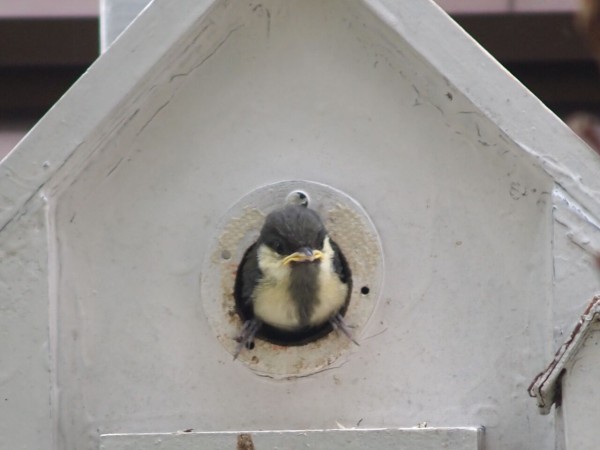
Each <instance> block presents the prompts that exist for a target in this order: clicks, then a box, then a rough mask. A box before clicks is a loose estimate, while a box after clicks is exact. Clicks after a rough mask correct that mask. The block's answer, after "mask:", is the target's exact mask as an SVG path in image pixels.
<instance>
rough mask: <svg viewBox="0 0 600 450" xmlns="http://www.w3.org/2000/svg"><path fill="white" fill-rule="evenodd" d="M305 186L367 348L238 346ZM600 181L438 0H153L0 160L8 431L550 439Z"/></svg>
mask: <svg viewBox="0 0 600 450" xmlns="http://www.w3.org/2000/svg"><path fill="white" fill-rule="evenodd" d="M296 191H302V192H304V193H305V194H306V195H307V196H308V198H309V207H311V208H314V209H315V210H317V211H318V212H319V213H320V214H321V216H322V218H323V220H324V221H325V223H326V225H327V227H328V230H329V232H330V234H331V235H332V236H333V237H334V238H335V240H336V242H338V243H339V244H340V246H341V248H342V249H343V251H344V253H345V254H347V257H348V264H349V266H350V267H351V269H352V273H353V289H352V296H351V300H350V303H349V307H348V311H347V313H346V316H345V318H346V320H347V322H348V324H349V325H351V326H352V327H353V328H352V330H353V333H354V337H355V338H356V339H357V341H358V342H359V344H360V345H359V346H356V345H354V344H352V343H351V342H350V341H349V340H348V339H345V338H344V337H343V336H341V335H340V334H338V333H337V332H335V331H333V332H331V333H329V334H327V335H326V336H323V337H320V338H319V339H317V340H315V341H312V342H310V343H308V344H307V345H305V346H280V345H274V344H271V343H268V342H265V341H261V340H260V339H258V340H257V342H256V347H255V348H254V349H253V350H247V351H246V350H245V351H243V352H242V353H241V354H240V357H239V358H238V359H237V360H235V361H234V360H233V357H232V352H233V350H234V349H235V341H234V340H233V339H234V337H235V335H236V333H237V332H238V331H239V328H240V327H241V322H240V319H239V317H238V316H237V314H236V310H235V307H234V303H233V292H232V291H233V283H234V279H235V273H236V270H237V267H238V264H239V261H240V260H241V258H242V255H243V254H244V252H245V250H246V249H247V248H248V246H249V245H251V244H252V242H253V241H254V240H255V239H256V237H257V235H258V231H259V228H260V226H261V223H262V220H263V219H264V217H265V214H267V213H268V212H270V211H272V210H273V209H275V208H277V207H279V206H281V205H283V203H285V201H286V198H287V197H288V196H289V195H290V194H293V192H296ZM598 192H600V161H599V157H598V156H597V155H595V154H593V153H592V152H589V150H588V149H587V148H586V146H585V145H584V144H583V143H582V142H581V141H580V140H579V139H578V138H576V137H575V136H574V135H573V134H572V133H571V132H570V130H569V129H568V128H567V127H566V126H565V125H564V124H563V123H562V122H561V121H560V120H558V119H557V118H556V117H555V116H554V115H553V114H552V113H551V112H549V111H548V110H547V109H546V108H545V107H544V106H543V105H542V104H541V103H540V102H539V101H538V100H537V99H536V98H534V97H533V96H532V95H531V94H530V93H529V92H528V91H527V90H526V89H525V88H523V86H521V85H520V84H519V83H518V82H517V81H516V80H515V79H513V78H512V77H511V76H510V75H509V74H508V73H506V71H504V70H503V69H502V67H500V66H499V65H498V64H497V63H496V62H495V61H494V60H493V59H491V58H490V56H489V55H488V54H487V53H486V52H485V51H484V50H483V49H481V48H480V47H479V46H478V45H477V44H476V43H475V42H474V41H473V40H472V39H470V38H469V37H468V36H467V35H466V34H465V33H464V32H463V31H462V30H461V29H460V28H459V27H458V26H457V25H456V24H454V23H453V22H452V20H451V19H449V18H448V16H447V15H446V14H445V13H444V12H442V11H441V10H440V9H439V8H438V7H437V6H436V5H435V4H433V3H431V2H429V1H424V0H423V1H410V2H400V1H392V0H349V1H342V0H328V1H321V0H291V1H290V0H266V1H262V2H254V1H249V2H240V1H225V0H217V1H209V0H155V1H154V2H153V3H152V4H150V5H149V6H148V7H147V8H146V9H145V10H144V12H143V13H142V14H141V15H140V16H139V17H138V18H137V19H136V20H135V21H134V22H133V23H132V25H131V26H130V27H128V28H127V30H126V31H125V32H124V33H123V34H122V35H121V36H120V38H119V39H117V41H115V43H114V44H113V45H112V46H111V47H110V48H109V50H108V51H107V52H106V53H105V54H104V55H102V57H100V58H99V60H98V61H97V62H96V63H95V64H94V65H93V66H92V67H91V68H90V69H89V71H88V72H87V73H86V74H85V75H84V76H83V77H82V78H81V79H80V80H79V81H78V82H77V83H76V84H75V85H74V86H73V88H72V89H71V90H70V91H69V92H68V93H67V94H66V95H65V96H64V97H63V98H62V99H61V100H60V102H59V103H58V104H57V105H56V106H55V107H54V108H53V109H52V110H51V111H50V112H49V113H48V114H47V115H46V117H44V119H43V120H42V121H41V122H40V123H39V124H38V125H37V126H36V127H35V128H34V129H33V130H32V131H31V133H30V134H29V135H28V136H27V137H26V138H25V139H24V140H23V142H22V143H21V144H20V145H19V146H18V147H17V149H16V150H15V151H14V152H13V153H11V154H10V155H9V156H8V157H7V158H6V159H5V160H4V161H3V162H2V164H1V166H0V194H1V195H0V254H1V262H0V312H1V313H0V358H1V361H0V405H1V407H0V447H2V448H36V449H38V448H39V449H59V448H60V449H81V450H88V449H94V448H98V447H99V446H100V447H101V448H104V449H125V448H149V447H152V448H169V449H177V448H181V449H183V448H192V447H193V448H211V449H217V448H234V446H235V445H238V448H252V447H251V446H252V445H256V448H305V447H306V446H308V445H310V446H311V448H321V449H331V448H361V449H363V448H377V449H383V448H400V447H401V448H407V449H408V448H410V449H417V448H418V449H427V448H432V449H433V448H436V449H437V448H450V449H455V450H458V449H460V450H467V449H469V450H471V449H472V450H475V449H481V448H484V446H485V448H486V449H487V450H504V449H512V448H515V449H516V448H519V449H547V448H553V447H554V444H555V441H556V433H555V427H554V418H553V417H552V416H542V415H539V414H538V412H537V410H536V408H535V405H534V404H533V402H531V401H530V399H529V398H528V396H527V392H526V391H527V386H528V381H529V380H530V378H531V376H532V374H535V373H537V372H538V371H539V369H540V368H541V367H544V364H545V361H547V360H548V359H549V358H550V357H551V355H552V353H553V349H554V348H555V347H556V346H557V343H558V342H560V341H562V339H563V338H562V337H561V335H560V333H561V330H562V329H563V328H564V327H565V326H568V324H569V323H572V322H573V321H574V320H575V318H576V317H577V315H578V313H579V311H580V309H581V308H582V302H583V301H585V299H586V298H590V297H591V295H592V293H593V291H594V289H595V288H596V285H595V284H594V283H595V282H596V281H597V280H596V279H595V278H594V276H595V275H594V272H593V269H592V267H591V265H590V264H589V261H590V260H591V257H590V256H589V255H588V253H589V252H593V251H594V250H597V249H598V242H599V240H598V239H599V232H598V227H597V223H598V217H600V205H599V204H598V201H597V199H598V197H597V195H598ZM286 430H292V431H286ZM484 430H485V431H484Z"/></svg>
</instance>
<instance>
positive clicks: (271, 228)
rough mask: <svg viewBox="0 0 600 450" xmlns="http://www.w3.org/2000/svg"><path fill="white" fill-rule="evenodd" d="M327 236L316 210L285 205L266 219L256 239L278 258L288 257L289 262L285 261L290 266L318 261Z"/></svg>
mask: <svg viewBox="0 0 600 450" xmlns="http://www.w3.org/2000/svg"><path fill="white" fill-rule="evenodd" d="M326 235H327V231H326V230H325V226H324V225H323V222H322V221H321V218H320V217H319V215H318V214H317V213H316V212H315V211H313V210H311V209H308V208H306V207H304V206H300V205H287V206H285V207H283V208H281V209H278V210H276V211H273V212H272V213H270V214H269V215H268V216H267V218H266V219H265V224H264V225H263V227H262V230H261V232H260V238H259V240H260V242H261V243H262V244H265V245H266V246H268V247H269V248H271V249H272V250H274V251H275V252H277V253H278V254H279V255H286V256H289V257H290V259H289V260H287V261H284V262H285V263H289V262H292V261H296V262H300V261H307V260H308V261H313V260H315V259H320V258H321V256H320V255H321V252H320V250H322V249H323V241H324V239H325V236H326ZM294 255H295V256H294ZM302 255H304V256H302Z"/></svg>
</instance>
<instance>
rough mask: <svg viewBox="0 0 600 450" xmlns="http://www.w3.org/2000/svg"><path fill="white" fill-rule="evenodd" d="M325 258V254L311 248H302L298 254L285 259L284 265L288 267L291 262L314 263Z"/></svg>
mask: <svg viewBox="0 0 600 450" xmlns="http://www.w3.org/2000/svg"><path fill="white" fill-rule="evenodd" d="M322 258H323V252H321V251H320V250H313V249H312V248H310V247H302V248H301V249H299V250H298V251H297V252H295V253H292V254H291V255H288V256H286V257H285V258H283V261H282V262H283V265H288V264H290V263H291V262H313V261H316V260H317V259H322Z"/></svg>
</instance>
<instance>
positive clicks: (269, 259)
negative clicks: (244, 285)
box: [253, 245, 300, 330]
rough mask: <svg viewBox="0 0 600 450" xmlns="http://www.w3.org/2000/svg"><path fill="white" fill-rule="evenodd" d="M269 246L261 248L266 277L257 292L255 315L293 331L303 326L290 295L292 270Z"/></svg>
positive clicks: (260, 253)
mask: <svg viewBox="0 0 600 450" xmlns="http://www.w3.org/2000/svg"><path fill="white" fill-rule="evenodd" d="M281 260H282V258H281V257H280V256H279V255H277V253H275V252H274V251H272V250H271V249H269V248H268V247H267V246H266V245H261V246H260V247H259V248H258V261H259V264H258V266H259V268H260V270H261V271H262V273H263V278H262V279H261V280H260V281H259V282H258V284H257V286H256V288H255V289H254V296H253V305H254V315H255V316H256V317H258V318H259V319H260V320H262V321H263V322H265V323H267V324H269V325H272V326H274V327H277V328H282V329H286V330H293V329H295V328H298V326H299V325H300V319H299V317H298V310H297V307H296V305H295V303H294V301H293V300H292V298H291V296H290V293H289V286H290V272H291V267H290V266H286V265H284V264H282V262H281Z"/></svg>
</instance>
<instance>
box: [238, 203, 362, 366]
mask: <svg viewBox="0 0 600 450" xmlns="http://www.w3.org/2000/svg"><path fill="white" fill-rule="evenodd" d="M351 288H352V277H351V273H350V268H349V267H348V264H347V262H346V259H345V258H344V255H343V254H342V252H341V250H340V248H339V247H338V245H337V244H336V243H335V242H334V241H333V240H332V239H331V238H330V237H329V235H328V234H327V230H326V229H325V226H324V225H323V222H322V221H321V218H320V217H319V215H318V214H317V213H316V212H315V211H313V210H312V209H309V208H307V207H306V204H296V205H287V206H284V207H283V208H281V209H278V210H276V211H273V212H272V213H270V214H269V215H268V216H267V218H266V219H265V223H264V225H263V227H262V229H261V231H260V235H259V238H258V240H257V241H256V242H255V243H254V244H253V245H252V246H251V247H250V248H249V249H248V250H247V251H246V254H245V255H244V257H243V259H242V262H241V264H240V266H239V268H238V273H237V276H236V280H235V291H234V296H235V300H236V307H237V312H238V314H239V315H240V317H241V318H242V320H243V321H244V325H243V327H242V331H241V333H240V335H239V336H238V337H237V341H238V347H237V349H236V352H235V355H234V357H237V355H238V354H239V352H240V351H241V349H242V348H243V347H244V346H245V347H247V348H251V347H252V344H253V341H254V336H255V335H256V334H257V333H259V335H260V336H261V337H263V338H265V339H266V340H268V341H271V342H275V343H284V344H292V345H293V344H302V343H304V342H305V341H307V340H310V339H315V338H316V337H320V336H322V335H324V334H326V333H328V332H329V331H331V328H334V329H339V330H340V331H342V332H343V333H344V334H345V335H346V336H348V338H350V339H351V340H352V341H353V342H354V343H356V344H357V345H358V343H357V342H356V340H354V338H353V337H352V334H351V333H350V330H349V328H348V326H347V325H346V323H345V322H344V319H343V314H344V313H345V310H346V308H347V306H348V303H349V301H350V293H351Z"/></svg>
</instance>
